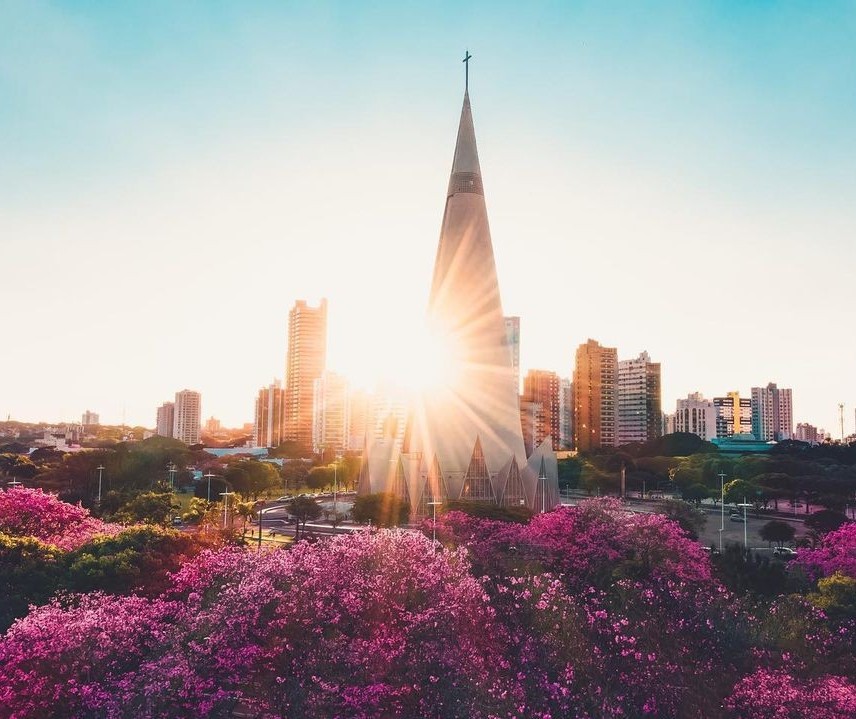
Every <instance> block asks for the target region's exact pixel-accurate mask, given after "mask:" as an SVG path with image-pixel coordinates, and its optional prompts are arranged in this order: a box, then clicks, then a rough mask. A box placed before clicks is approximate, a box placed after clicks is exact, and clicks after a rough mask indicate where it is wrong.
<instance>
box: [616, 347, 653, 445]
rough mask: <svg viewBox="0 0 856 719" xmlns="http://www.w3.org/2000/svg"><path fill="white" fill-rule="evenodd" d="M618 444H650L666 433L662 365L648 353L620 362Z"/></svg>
mask: <svg viewBox="0 0 856 719" xmlns="http://www.w3.org/2000/svg"><path fill="white" fill-rule="evenodd" d="M616 433H617V440H616V444H617V445H622V444H630V443H631V442H640V443H641V442H647V441H648V440H651V439H656V438H657V437H661V436H662V434H663V410H662V403H661V398H660V363H659V362H652V361H651V357H650V356H649V355H648V353H647V352H642V353H641V354H640V355H639V356H638V357H637V358H636V359H629V360H621V361H620V362H619V363H618V425H617V432H616Z"/></svg>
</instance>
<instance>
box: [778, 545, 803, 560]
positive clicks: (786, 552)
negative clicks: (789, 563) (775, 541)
mask: <svg viewBox="0 0 856 719" xmlns="http://www.w3.org/2000/svg"><path fill="white" fill-rule="evenodd" d="M773 556H774V557H781V558H782V559H793V558H794V557H796V556H797V553H796V551H795V550H793V549H791V548H790V547H773Z"/></svg>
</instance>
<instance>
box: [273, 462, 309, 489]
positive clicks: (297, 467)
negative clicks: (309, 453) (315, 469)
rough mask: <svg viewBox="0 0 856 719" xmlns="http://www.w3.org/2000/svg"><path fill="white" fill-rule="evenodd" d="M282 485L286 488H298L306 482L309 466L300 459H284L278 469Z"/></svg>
mask: <svg viewBox="0 0 856 719" xmlns="http://www.w3.org/2000/svg"><path fill="white" fill-rule="evenodd" d="M279 474H280V476H281V477H282V482H283V485H284V487H285V488H286V489H298V488H299V487H302V486H304V485H305V484H306V480H307V478H308V477H309V468H308V467H307V466H306V463H305V462H303V461H302V460H299V459H298V460H292V461H285V462H283V464H282V469H280V470H279Z"/></svg>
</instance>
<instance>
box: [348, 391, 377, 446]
mask: <svg viewBox="0 0 856 719" xmlns="http://www.w3.org/2000/svg"><path fill="white" fill-rule="evenodd" d="M370 412H371V403H370V398H369V395H368V393H367V392H364V391H362V390H353V391H351V392H349V393H348V416H349V418H350V422H349V426H348V444H347V446H346V447H345V449H347V450H352V451H354V450H355V451H362V450H363V449H365V446H366V437H367V434H368V431H369V426H370V422H369V415H370Z"/></svg>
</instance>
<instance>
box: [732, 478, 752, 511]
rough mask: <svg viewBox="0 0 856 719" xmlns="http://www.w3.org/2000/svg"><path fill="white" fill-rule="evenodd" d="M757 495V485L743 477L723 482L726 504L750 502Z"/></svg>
mask: <svg viewBox="0 0 856 719" xmlns="http://www.w3.org/2000/svg"><path fill="white" fill-rule="evenodd" d="M757 496H758V487H757V486H755V485H754V484H752V483H751V482H747V481H746V480H745V479H732V480H731V481H730V482H726V483H725V501H726V503H728V504H734V505H737V504H741V503H742V502H752V501H753V500H755V499H756V498H757Z"/></svg>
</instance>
